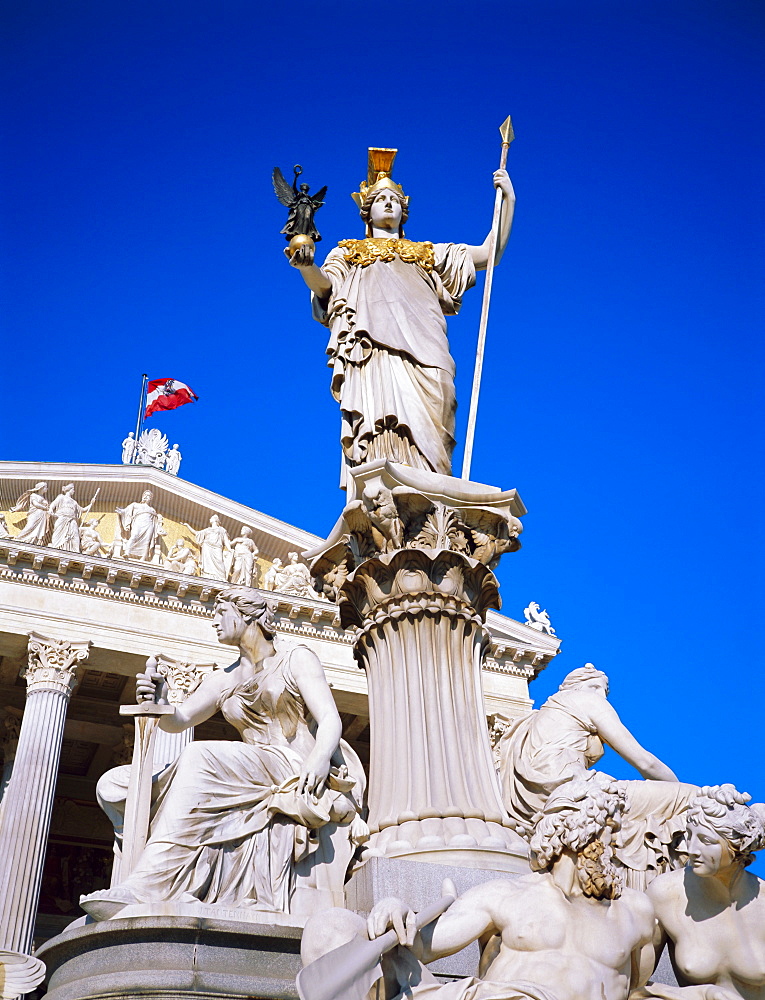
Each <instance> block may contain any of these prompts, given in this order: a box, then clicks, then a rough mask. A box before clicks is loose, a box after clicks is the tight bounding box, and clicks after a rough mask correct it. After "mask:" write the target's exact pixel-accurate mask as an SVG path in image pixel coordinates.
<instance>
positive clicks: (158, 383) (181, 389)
mask: <svg viewBox="0 0 765 1000" xmlns="http://www.w3.org/2000/svg"><path fill="white" fill-rule="evenodd" d="M147 390H148V391H147V394H146V412H145V413H144V417H143V418H144V420H147V419H148V418H149V417H150V416H151V415H152V413H156V412H157V410H174V409H176V408H177V407H178V406H183V405H184V404H185V403H193V402H194V401H195V400H197V399H198V398H199V397H198V396H197V394H196V393H195V392H194V390H193V389H192V388H191V387H190V386H188V385H186V383H185V382H179V381H178V380H177V379H174V378H155V379H152V380H151V382H149V384H148V386H147Z"/></svg>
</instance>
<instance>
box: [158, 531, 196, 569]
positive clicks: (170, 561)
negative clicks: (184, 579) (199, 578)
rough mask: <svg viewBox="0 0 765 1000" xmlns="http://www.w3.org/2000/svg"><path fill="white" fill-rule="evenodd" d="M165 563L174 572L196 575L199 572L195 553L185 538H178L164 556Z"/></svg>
mask: <svg viewBox="0 0 765 1000" xmlns="http://www.w3.org/2000/svg"><path fill="white" fill-rule="evenodd" d="M164 564H165V566H166V567H167V568H168V569H169V570H172V571H173V573H185V574H186V575H187V576H196V575H197V573H198V572H199V566H198V564H197V560H196V557H195V555H194V553H193V552H192V551H191V549H190V548H189V546H188V542H187V541H186V539H185V538H178V539H176V541H175V544H174V545H173V546H172V548H171V549H170V551H169V552H168V553H167V555H166V556H165V558H164Z"/></svg>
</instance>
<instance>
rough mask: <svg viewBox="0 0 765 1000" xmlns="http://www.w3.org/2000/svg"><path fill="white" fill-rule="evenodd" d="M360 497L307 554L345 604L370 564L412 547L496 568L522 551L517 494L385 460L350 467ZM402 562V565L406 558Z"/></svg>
mask: <svg viewBox="0 0 765 1000" xmlns="http://www.w3.org/2000/svg"><path fill="white" fill-rule="evenodd" d="M351 479H352V481H353V492H352V494H351V495H352V497H353V499H351V501H350V502H349V503H348V504H347V505H346V507H345V510H344V511H343V513H342V515H341V517H340V520H339V521H338V522H337V524H336V525H335V527H334V528H333V530H332V532H331V533H330V536H329V538H328V539H327V540H326V541H325V542H323V543H322V544H321V545H319V546H317V547H316V548H314V549H311V550H310V551H309V552H306V553H305V557H306V559H308V560H309V561H310V566H311V572H312V574H313V577H314V581H315V586H316V589H317V590H318V591H320V592H322V593H324V594H325V595H326V596H327V597H329V599H330V600H333V601H337V600H339V597H340V594H341V593H342V591H343V588H344V586H345V584H346V581H347V580H348V579H349V578H351V577H352V576H353V575H354V573H356V572H357V571H358V570H359V569H360V568H361V567H362V566H364V564H365V563H368V562H371V561H380V560H381V561H382V562H383V563H385V564H387V563H389V562H390V561H391V559H392V558H393V556H394V555H395V554H396V553H399V552H401V551H406V550H409V551H411V552H412V553H413V554H415V553H417V552H423V551H425V552H429V553H431V554H432V555H433V556H435V554H436V553H439V552H451V553H455V554H456V555H458V556H459V557H460V558H461V559H463V560H464V561H465V563H466V565H470V566H471V567H478V566H483V567H485V568H486V569H488V570H492V569H494V568H495V567H496V565H497V564H498V563H499V560H500V557H501V556H502V555H503V554H504V553H505V552H515V551H517V550H518V549H519V548H520V547H521V543H520V540H519V535H520V533H521V531H522V530H523V529H522V525H521V522H520V517H521V516H522V515H523V514H525V513H526V508H525V507H524V505H523V502H522V501H521V499H520V497H519V496H518V495H517V493H516V491H515V490H504V491H502V490H499V489H496V488H495V487H492V486H482V485H480V484H478V483H469V482H465V481H464V480H461V479H455V478H453V477H451V476H442V475H438V474H436V473H434V472H428V471H425V470H423V469H411V468H408V467H406V466H403V465H398V464H397V463H395V462H389V461H386V460H378V461H375V462H369V463H367V464H366V465H360V466H358V467H357V468H355V469H352V470H351ZM399 561H400V560H399Z"/></svg>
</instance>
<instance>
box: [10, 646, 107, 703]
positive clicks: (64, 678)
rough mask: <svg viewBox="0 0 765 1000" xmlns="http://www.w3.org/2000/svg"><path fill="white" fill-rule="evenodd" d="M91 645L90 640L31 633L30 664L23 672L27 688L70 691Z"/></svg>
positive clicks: (28, 657)
mask: <svg viewBox="0 0 765 1000" xmlns="http://www.w3.org/2000/svg"><path fill="white" fill-rule="evenodd" d="M91 646H92V643H91V641H90V640H89V639H85V640H80V641H67V640H66V639H51V638H49V637H47V636H43V635H39V634H38V633H37V632H30V633H29V644H28V647H27V665H26V667H25V668H24V673H23V676H24V677H25V679H26V682H27V691H30V692H31V691H34V690H35V689H45V688H52V689H54V690H59V691H61V692H63V693H65V694H71V692H72V690H73V689H74V686H75V683H76V674H77V668H78V666H80V664H82V663H84V661H85V660H87V658H88V656H89V654H90V647H91Z"/></svg>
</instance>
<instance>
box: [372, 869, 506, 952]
mask: <svg viewBox="0 0 765 1000" xmlns="http://www.w3.org/2000/svg"><path fill="white" fill-rule="evenodd" d="M490 889H491V884H489V885H487V884H486V883H484V885H481V886H476V888H475V889H469V890H468V891H467V892H466V893H465V894H464V895H462V896H460V897H459V899H457V900H455V902H454V903H452V905H451V906H450V907H449V909H448V910H447V911H446V912H445V913H442V914H441V916H440V917H439V918H438V919H437V920H434V921H433V922H432V923H430V924H428V925H427V926H426V927H423V929H422V930H421V931H419V932H418V933H415V927H414V916H415V915H414V913H413V912H412V911H411V910H410V909H409V907H408V906H407V905H406V904H405V903H404V902H402V900H400V899H396V898H395V897H389V898H388V899H382V900H380V902H379V903H376V904H375V906H374V907H373V908H372V911H371V913H370V914H369V917H368V919H367V933H368V935H369V937H370V939H373V938H376V937H380V935H381V934H384V933H385V932H386V931H387V930H388V928H389V927H393V928H394V929H395V930H396V931H397V933H398V936H399V942H400V943H401V944H403V945H405V946H407V947H410V948H411V949H412V951H413V952H414V954H415V955H416V956H417V958H418V959H419V960H420V961H421V962H423V963H424V964H426V965H427V963H428V962H434V961H435V960H436V959H438V958H445V957H446V956H447V955H454V954H455V953H456V952H458V951H461V950H462V949H463V948H466V947H467V946H468V945H469V944H472V943H473V941H477V940H478V939H479V938H480V937H482V936H483V935H484V934H486V933H488V932H489V931H491V930H493V929H494V920H493V918H492V916H491V913H490V912H489V910H490V906H489V905H488V904H489V902H490V899H491V896H492V893H491V891H487V890H490Z"/></svg>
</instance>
